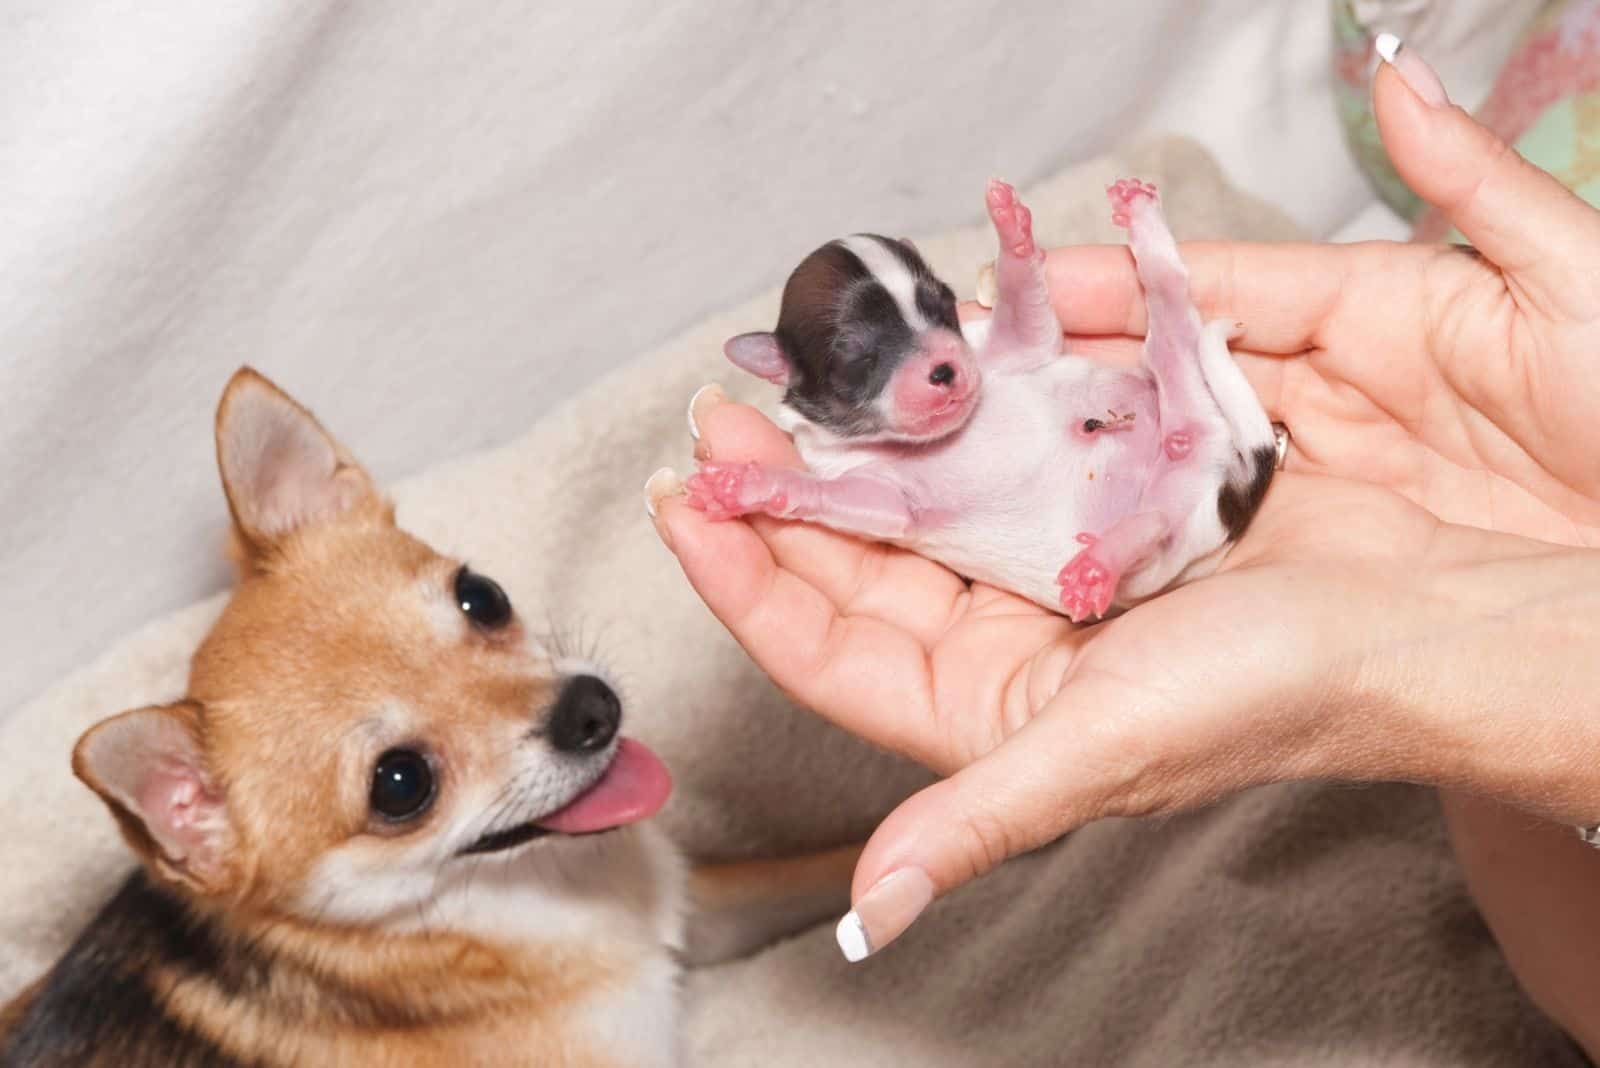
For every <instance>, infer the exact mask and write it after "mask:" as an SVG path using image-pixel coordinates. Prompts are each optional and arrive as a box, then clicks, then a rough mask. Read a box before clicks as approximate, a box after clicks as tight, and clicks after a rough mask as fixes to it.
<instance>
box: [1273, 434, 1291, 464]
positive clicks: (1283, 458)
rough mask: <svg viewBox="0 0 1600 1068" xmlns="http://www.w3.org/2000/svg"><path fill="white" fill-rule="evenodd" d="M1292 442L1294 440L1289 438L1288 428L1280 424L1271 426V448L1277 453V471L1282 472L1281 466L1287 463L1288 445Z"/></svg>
mask: <svg viewBox="0 0 1600 1068" xmlns="http://www.w3.org/2000/svg"><path fill="white" fill-rule="evenodd" d="M1293 440H1294V439H1293V438H1291V437H1290V436H1289V428H1288V427H1286V426H1284V425H1283V424H1282V423H1273V424H1272V446H1273V448H1274V449H1276V450H1277V453H1278V462H1277V464H1276V466H1277V469H1278V470H1279V471H1282V470H1283V465H1284V464H1286V463H1288V462H1289V445H1290V443H1291V442H1292V441H1293Z"/></svg>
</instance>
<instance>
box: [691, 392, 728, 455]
mask: <svg viewBox="0 0 1600 1068" xmlns="http://www.w3.org/2000/svg"><path fill="white" fill-rule="evenodd" d="M727 399H728V395H727V394H726V393H724V392H722V387H721V386H719V385H717V384H716V383H715V382H712V383H710V384H708V385H704V386H701V387H700V388H699V389H697V390H695V391H694V396H692V397H690V398H689V436H690V437H691V438H693V439H694V440H696V441H699V440H700V417H701V416H702V415H704V414H705V413H706V412H708V411H710V410H711V409H712V408H715V407H716V406H717V405H719V404H721V403H723V402H724V401H726V400H727Z"/></svg>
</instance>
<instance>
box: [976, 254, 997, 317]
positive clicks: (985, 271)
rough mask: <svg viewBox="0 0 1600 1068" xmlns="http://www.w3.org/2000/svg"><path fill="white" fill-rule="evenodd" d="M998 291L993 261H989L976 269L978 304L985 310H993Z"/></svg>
mask: <svg viewBox="0 0 1600 1068" xmlns="http://www.w3.org/2000/svg"><path fill="white" fill-rule="evenodd" d="M998 289H999V287H998V285H997V284H996V282H995V278H994V261H993V260H990V261H989V262H988V263H986V264H984V265H983V266H982V267H980V268H978V303H979V304H981V305H983V306H984V307H985V308H993V307H994V300H995V296H996V293H997V291H998Z"/></svg>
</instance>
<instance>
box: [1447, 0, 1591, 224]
mask: <svg viewBox="0 0 1600 1068" xmlns="http://www.w3.org/2000/svg"><path fill="white" fill-rule="evenodd" d="M1478 118H1479V119H1480V120H1481V121H1482V122H1483V124H1484V125H1485V126H1487V127H1489V129H1491V130H1493V131H1494V132H1495V133H1497V134H1499V135H1500V136H1501V137H1502V138H1503V139H1505V141H1506V142H1507V143H1509V144H1511V145H1512V146H1513V147H1515V148H1516V150H1517V151H1518V152H1520V153H1521V154H1522V155H1523V156H1524V157H1526V158H1527V159H1528V160H1530V161H1531V162H1533V163H1535V164H1537V165H1539V166H1540V167H1543V168H1544V169H1545V170H1547V171H1549V172H1550V173H1551V174H1553V175H1555V176H1556V177H1557V178H1559V179H1560V180H1561V182H1562V183H1563V184H1564V185H1566V186H1567V188H1569V189H1571V190H1572V191H1573V192H1575V193H1577V194H1578V195H1579V196H1581V197H1583V198H1584V199H1585V200H1587V201H1588V202H1589V203H1591V204H1595V205H1600V0H1555V2H1553V3H1551V4H1549V5H1548V6H1547V8H1546V10H1545V11H1544V12H1543V13H1542V14H1541V15H1540V16H1539V18H1538V19H1537V20H1535V22H1534V23H1533V25H1532V26H1530V27H1529V28H1528V31H1527V32H1526V33H1525V34H1523V36H1522V38H1521V39H1520V40H1519V41H1518V42H1517V47H1516V48H1515V49H1514V50H1513V51H1512V53H1511V59H1510V60H1509V61H1508V62H1507V63H1506V65H1505V69H1504V70H1502V71H1501V72H1500V76H1499V77H1498V78H1496V79H1495V83H1494V88H1493V89H1491V90H1490V91H1489V99H1487V100H1485V101H1484V103H1483V107H1482V108H1480V109H1479V111H1478ZM1417 237H1418V238H1419V239H1422V240H1437V239H1440V238H1443V239H1444V240H1455V241H1464V240H1465V238H1463V237H1462V236H1461V235H1460V233H1459V232H1456V231H1452V230H1450V224H1449V220H1447V219H1445V218H1444V216H1443V215H1442V214H1440V213H1439V212H1438V211H1435V210H1433V209H1431V208H1430V209H1428V210H1427V211H1425V212H1423V213H1422V215H1421V216H1420V218H1418V220H1417Z"/></svg>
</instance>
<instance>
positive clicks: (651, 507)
mask: <svg viewBox="0 0 1600 1068" xmlns="http://www.w3.org/2000/svg"><path fill="white" fill-rule="evenodd" d="M678 489H679V482H678V473H677V472H676V471H674V470H673V469H672V468H670V467H662V468H658V469H657V470H656V472H655V474H653V475H651V476H650V477H649V478H647V479H645V481H644V514H645V515H647V516H649V517H650V518H651V519H654V518H655V517H656V501H658V500H660V499H661V498H662V497H665V496H667V495H669V494H672V493H676V492H678Z"/></svg>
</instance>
